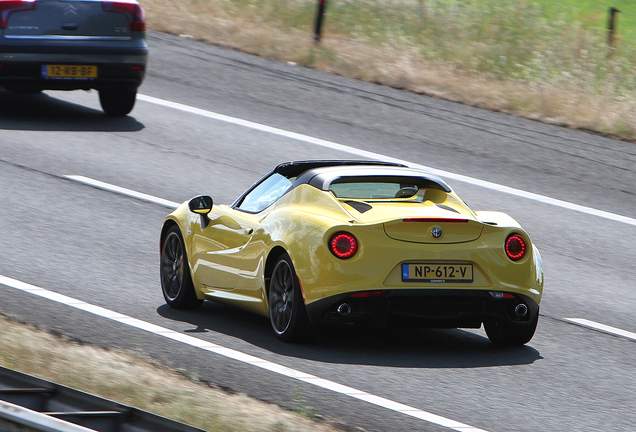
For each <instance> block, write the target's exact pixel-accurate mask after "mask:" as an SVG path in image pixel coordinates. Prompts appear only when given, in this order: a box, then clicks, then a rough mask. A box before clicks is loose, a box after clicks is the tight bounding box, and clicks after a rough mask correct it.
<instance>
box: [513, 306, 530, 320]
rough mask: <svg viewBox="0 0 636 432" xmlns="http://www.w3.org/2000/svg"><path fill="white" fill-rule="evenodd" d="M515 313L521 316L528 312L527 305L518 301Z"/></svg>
mask: <svg viewBox="0 0 636 432" xmlns="http://www.w3.org/2000/svg"><path fill="white" fill-rule="evenodd" d="M515 313H516V314H517V316H518V317H520V318H522V317H524V316H526V315H527V314H528V306H526V305H525V304H524V303H520V304H518V305H517V306H516V307H515Z"/></svg>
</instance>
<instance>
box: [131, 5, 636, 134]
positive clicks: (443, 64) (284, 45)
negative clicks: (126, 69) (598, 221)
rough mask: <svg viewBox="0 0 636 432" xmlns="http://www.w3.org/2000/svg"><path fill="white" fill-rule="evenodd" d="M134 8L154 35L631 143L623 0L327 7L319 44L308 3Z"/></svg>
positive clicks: (635, 112) (633, 21)
mask: <svg viewBox="0 0 636 432" xmlns="http://www.w3.org/2000/svg"><path fill="white" fill-rule="evenodd" d="M141 1H142V4H143V6H144V8H145V9H146V13H147V23H148V27H149V28H150V29H153V30H158V31H163V32H167V33H172V34H176V35H187V36H189V37H193V38H195V39H198V40H201V41H205V42H208V43H213V44H217V45H221V46H227V47H232V48H235V49H239V50H243V51H246V52H250V53H254V54H258V55H261V56H265V57H269V58H273V59H276V60H280V61H287V62H293V63H296V64H298V65H300V66H305V67H311V68H316V69H320V70H324V71H329V72H333V73H337V74H340V75H344V76H349V77H353V78H358V79H362V80H366V81H370V82H376V83H380V84H383V85H387V86H392V87H396V88H401V89H406V90H409V91H413V92H417V93H421V94H426V95H430V96H435V97H440V98H444V99H449V100H453V101H458V102H462V103H465V104H469V105H474V106H479V107H482V108H486V109H490V110H495V111H502V112H506V113H510V114H514V115H518V116H522V117H526V118H531V119H536V120H541V121H545V122H550V123H554V124H559V125H564V126H568V127H572V128H580V129H584V130H590V131H596V132H600V133H603V134H607V135H610V136H614V137H620V138H623V139H629V140H635V139H636V74H634V70H636V4H634V3H633V1H631V0H616V1H613V0H612V2H611V3H609V2H610V0H601V1H598V0H568V1H567V2H560V1H557V0H534V1H529V0H328V5H327V11H326V15H325V20H324V27H323V38H322V42H321V43H320V44H315V43H314V41H313V25H314V24H313V21H314V17H315V13H316V5H317V0H179V1H176V0H141ZM610 6H613V7H616V8H617V9H619V10H620V13H619V14H618V15H617V21H616V38H615V41H614V43H613V45H612V46H611V47H610V45H609V43H608V33H607V25H608V16H609V13H608V11H609V7H610Z"/></svg>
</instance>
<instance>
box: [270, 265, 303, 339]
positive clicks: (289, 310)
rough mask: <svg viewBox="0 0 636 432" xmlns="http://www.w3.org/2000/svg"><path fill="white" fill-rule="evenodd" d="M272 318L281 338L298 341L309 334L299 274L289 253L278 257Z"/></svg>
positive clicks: (275, 268) (274, 327) (275, 267)
mask: <svg viewBox="0 0 636 432" xmlns="http://www.w3.org/2000/svg"><path fill="white" fill-rule="evenodd" d="M269 318H270V322H271V324H272V329H273V330H274V333H275V334H276V337H277V338H278V339H279V340H281V341H283V342H297V341H300V340H303V339H305V338H306V337H307V330H308V327H309V318H308V317H307V310H306V309H305V303H304V301H303V296H302V293H301V291H300V284H299V283H298V276H296V272H295V271H294V265H293V264H292V262H291V258H290V257H289V255H287V254H283V255H282V256H281V257H280V258H279V259H278V261H277V262H276V265H275V266H274V270H273V271H272V277H271V279H270V284H269Z"/></svg>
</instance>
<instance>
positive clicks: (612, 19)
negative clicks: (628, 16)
mask: <svg viewBox="0 0 636 432" xmlns="http://www.w3.org/2000/svg"><path fill="white" fill-rule="evenodd" d="M617 13H620V11H619V10H618V9H616V8H615V7H611V8H610V10H609V22H608V23H607V43H608V44H609V46H610V48H613V47H614V40H615V37H614V33H615V32H616V14H617Z"/></svg>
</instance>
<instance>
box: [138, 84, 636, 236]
mask: <svg viewBox="0 0 636 432" xmlns="http://www.w3.org/2000/svg"><path fill="white" fill-rule="evenodd" d="M137 99H139V100H142V101H144V102H149V103H152V104H155V105H161V106H164V107H168V108H172V109H176V110H179V111H183V112H187V113H190V114H196V115H199V116H202V117H207V118H210V119H214V120H218V121H223V122H226V123H231V124H234V125H238V126H243V127H247V128H250V129H255V130H258V131H262V132H267V133H271V134H274V135H280V136H283V137H286V138H291V139H295V140H298V141H302V142H306V143H309V144H314V145H318V146H321V147H326V148H329V149H332V150H338V151H341V152H344V153H349V154H353V155H356V156H360V157H366V158H368V159H375V160H384V161H388V162H397V163H402V164H405V165H409V166H411V167H413V168H420V169H424V170H426V171H429V172H432V173H434V174H437V175H439V176H440V177H446V178H450V179H453V180H457V181H461V182H464V183H469V184H471V185H475V186H481V187H483V188H486V189H492V190H495V191H498V192H503V193H507V194H510V195H514V196H518V197H521V198H526V199H529V200H533V201H538V202H541V203H544V204H549V205H553V206H556V207H561V208H565V209H568V210H573V211H576V212H580V213H585V214H589V215H592V216H597V217H600V218H604V219H609V220H612V221H615V222H620V223H624V224H628V225H633V226H636V219H634V218H629V217H627V216H622V215H619V214H616V213H610V212H606V211H603V210H597V209H595V208H592V207H586V206H582V205H578V204H574V203H571V202H568V201H562V200H559V199H555V198H550V197H548V196H545V195H539V194H535V193H532V192H527V191H524V190H521V189H516V188H512V187H508V186H503V185H500V184H497V183H492V182H489V181H484V180H479V179H476V178H472V177H468V176H465V175H461V174H456V173H453V172H450V171H444V170H440V169H437V168H432V167H428V166H425V165H419V164H415V163H412V162H409V161H405V160H402V159H396V158H393V157H390V156H385V155H383V154H380V153H373V152H369V151H366V150H360V149H357V148H354V147H348V146H345V145H342V144H338V143H335V142H332V141H326V140H322V139H319V138H314V137H311V136H308V135H303V134H299V133H296V132H290V131H286V130H284V129H278V128H275V127H271V126H265V125H262V124H260V123H254V122H251V121H247V120H242V119H239V118H236V117H230V116H226V115H223V114H218V113H215V112H212V111H206V110H203V109H200V108H194V107H191V106H188V105H184V104H180V103H177V102H171V101H167V100H164V99H159V98H155V97H152V96H147V95H142V94H138V95H137Z"/></svg>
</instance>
